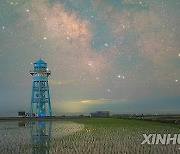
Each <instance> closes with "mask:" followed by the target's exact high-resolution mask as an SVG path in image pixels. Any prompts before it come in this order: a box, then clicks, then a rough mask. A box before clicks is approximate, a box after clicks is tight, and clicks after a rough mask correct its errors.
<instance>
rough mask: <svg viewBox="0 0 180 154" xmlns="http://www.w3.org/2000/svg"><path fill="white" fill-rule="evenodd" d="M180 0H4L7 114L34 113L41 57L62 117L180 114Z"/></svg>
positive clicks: (0, 13)
mask: <svg viewBox="0 0 180 154" xmlns="http://www.w3.org/2000/svg"><path fill="white" fill-rule="evenodd" d="M179 14H180V1H179V0H173V1H168V0H151V1H150V0H143V1H140V0H84V1H82V0H53V1H50V0H49V1H48V0H38V1H37V0H12V1H10V0H7V1H6V0H2V1H1V2H0V79H1V80H0V87H1V88H0V98H1V100H0V103H1V108H0V115H16V114H17V112H18V111H19V110H26V111H27V112H28V111H29V106H30V97H31V83H32V81H31V80H32V79H31V75H30V74H29V71H30V70H32V69H33V65H32V63H33V62H35V61H36V60H37V59H39V58H40V57H41V58H42V59H43V60H44V61H46V62H47V63H48V67H49V69H50V70H51V72H52V75H51V76H50V78H49V82H50V90H51V100H52V106H53V111H54V114H55V115H59V114H64V113H69V114H76V113H89V112H93V111H97V110H109V111H111V112H112V113H179V109H180V104H179V102H180V95H179V92H180V83H179V82H180V69H179V68H180V18H179Z"/></svg>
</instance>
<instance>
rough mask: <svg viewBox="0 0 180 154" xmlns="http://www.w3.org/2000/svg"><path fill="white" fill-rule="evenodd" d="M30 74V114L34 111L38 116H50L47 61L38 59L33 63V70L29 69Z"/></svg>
mask: <svg viewBox="0 0 180 154" xmlns="http://www.w3.org/2000/svg"><path fill="white" fill-rule="evenodd" d="M30 74H31V75H32V77H33V79H32V80H33V81H32V97H31V107H30V116H33V113H36V114H37V116H38V117H43V116H47V115H49V116H52V110H51V102H50V93H49V84H48V77H49V75H50V74H51V72H50V71H49V70H48V68H47V63H46V62H44V61H43V60H41V59H39V60H38V61H36V62H35V63H34V70H33V71H30ZM46 108H48V112H47V111H46ZM46 112H47V113H46Z"/></svg>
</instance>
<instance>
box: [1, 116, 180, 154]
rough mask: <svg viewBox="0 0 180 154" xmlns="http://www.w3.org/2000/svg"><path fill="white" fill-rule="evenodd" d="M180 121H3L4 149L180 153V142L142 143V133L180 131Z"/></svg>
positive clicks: (6, 153)
mask: <svg viewBox="0 0 180 154" xmlns="http://www.w3.org/2000/svg"><path fill="white" fill-rule="evenodd" d="M179 132H180V125H174V124H162V123H156V122H146V121H138V120H125V119H113V118H107V119H106V118H104V119H100V118H97V119H91V118H88V119H85V118H82V119H68V120H58V121H11V122H10V121H8V122H0V152H1V153H3V154H9V153H22V154H24V153H27V154H28V153H34V154H36V153H37V154H46V153H58V154H59V153H67V154H71V153H72V154H74V153H77V154H79V153H82V154H85V153H96V154H98V153H102V154H103V153H107V154H110V153H123V154H125V153H126V154H129V153H130V154H131V153H133V154H136V153H137V154H138V153H152V154H155V153H157V154H161V153H167V154H168V153H169V154H170V153H171V154H175V153H179V152H180V145H179V144H174V145H173V144H168V145H162V144H157V145H148V144H144V145H141V142H142V141H143V139H144V138H143V135H142V134H151V133H154V134H164V133H165V134H179Z"/></svg>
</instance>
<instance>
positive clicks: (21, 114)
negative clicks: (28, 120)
mask: <svg viewBox="0 0 180 154" xmlns="http://www.w3.org/2000/svg"><path fill="white" fill-rule="evenodd" d="M18 116H20V117H25V116H26V112H25V111H19V112H18Z"/></svg>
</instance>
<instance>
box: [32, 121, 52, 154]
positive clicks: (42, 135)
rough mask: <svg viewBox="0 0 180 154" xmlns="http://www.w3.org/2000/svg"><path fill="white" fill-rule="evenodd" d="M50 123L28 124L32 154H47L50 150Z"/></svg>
mask: <svg viewBox="0 0 180 154" xmlns="http://www.w3.org/2000/svg"><path fill="white" fill-rule="evenodd" d="M51 129H52V122H51V121H48V122H44V121H43V122H42V121H39V122H30V134H31V144H32V153H33V154H48V153H49V149H50V146H49V144H50V139H51Z"/></svg>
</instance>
